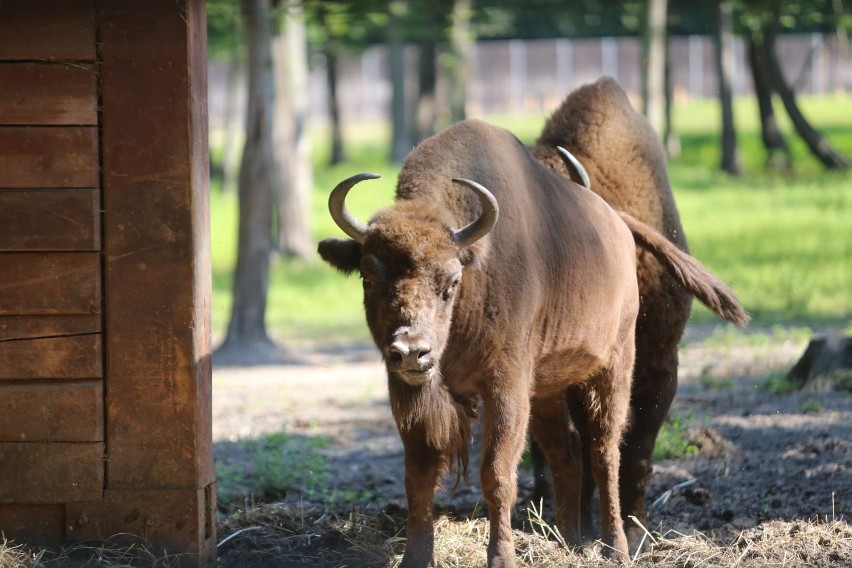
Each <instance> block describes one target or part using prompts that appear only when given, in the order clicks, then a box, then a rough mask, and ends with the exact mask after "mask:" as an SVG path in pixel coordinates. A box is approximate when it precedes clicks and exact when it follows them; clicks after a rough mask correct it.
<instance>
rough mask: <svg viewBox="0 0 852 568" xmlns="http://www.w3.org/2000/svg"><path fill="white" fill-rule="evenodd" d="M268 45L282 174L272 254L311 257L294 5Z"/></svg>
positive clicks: (304, 105)
mask: <svg viewBox="0 0 852 568" xmlns="http://www.w3.org/2000/svg"><path fill="white" fill-rule="evenodd" d="M281 13H282V15H281V16H280V17H279V18H277V20H278V23H279V29H280V33H279V34H278V35H277V36H276V37H275V39H274V40H273V48H274V53H273V59H274V61H275V78H276V82H275V84H276V96H277V104H276V105H275V123H274V128H275V148H276V152H277V153H278V155H279V157H280V159H281V161H282V163H283V164H284V166H285V167H284V173H285V175H284V176H283V177H282V180H281V184H280V185H279V186H278V188H277V189H278V192H277V197H278V200H277V206H278V207H277V212H278V223H277V229H278V239H277V245H278V250H279V252H280V253H281V254H283V255H285V256H292V257H297V258H311V257H312V256H313V254H314V243H313V239H312V238H311V227H310V218H311V189H312V186H313V170H312V166H311V142H310V138H309V137H308V55H307V53H308V51H307V40H306V37H305V20H304V15H303V13H302V8H301V5H300V4H299V3H293V4H292V5H290V6H285V7H284V9H283V10H281Z"/></svg>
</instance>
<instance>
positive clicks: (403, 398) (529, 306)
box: [319, 120, 747, 567]
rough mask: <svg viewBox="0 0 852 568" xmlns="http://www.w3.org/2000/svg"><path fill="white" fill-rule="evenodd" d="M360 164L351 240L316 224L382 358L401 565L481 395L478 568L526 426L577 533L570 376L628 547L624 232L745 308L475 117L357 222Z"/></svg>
mask: <svg viewBox="0 0 852 568" xmlns="http://www.w3.org/2000/svg"><path fill="white" fill-rule="evenodd" d="M370 177H375V176H372V175H371V174H362V175H358V176H354V177H352V178H349V179H347V180H345V181H344V182H342V183H340V184H339V185H338V186H337V187H336V188H335V189H334V190H333V191H332V194H331V197H330V198H329V208H330V211H331V214H332V217H333V218H334V219H335V221H336V222H337V224H338V225H339V226H340V228H341V229H343V231H344V232H345V233H346V234H348V235H349V236H350V237H352V239H353V240H346V239H326V240H324V241H322V242H321V243H320V245H319V252H320V255H321V256H322V258H323V259H325V260H326V261H327V262H329V263H330V264H331V265H332V266H334V267H336V268H337V269H339V270H341V271H343V272H345V273H351V272H354V271H356V270H358V271H360V273H361V276H362V279H363V284H364V307H365V312H366V316H367V323H368V326H369V328H370V331H371V333H372V336H373V339H374V341H375V343H376V345H377V347H378V348H379V350H380V352H381V353H382V356H383V358H384V361H385V365H386V368H387V371H388V388H389V395H390V402H391V409H392V412H393V415H394V418H395V421H396V424H397V428H398V430H399V433H400V436H401V438H402V442H403V446H404V449H405V484H406V493H407V498H408V540H407V545H406V549H405V554H404V556H403V561H402V566H405V567H413V566H426V565H428V564H429V563H430V562H433V560H434V558H433V555H434V533H433V519H432V499H433V494H434V490H435V487H436V485H437V483H438V480H439V477H440V476H441V475H442V474H443V473H444V472H446V471H447V470H448V469H449V468H450V467H451V466H452V465H453V463H454V462H455V463H457V464H458V465H459V468H460V470H461V471H464V469H465V466H466V464H467V459H468V453H467V452H468V442H469V440H468V439H469V432H470V420H471V416H472V415H474V414H475V409H476V407H477V404H478V401H479V400H481V401H482V407H483V409H484V414H483V418H482V444H483V450H482V464H481V470H480V472H481V483H482V491H483V495H484V497H485V501H486V504H487V505H488V509H489V515H490V525H491V532H490V541H489V545H488V564H489V566H495V567H496V566H514V565H515V555H514V544H513V539H512V532H511V519H510V515H511V508H512V506H513V505H514V503H515V499H516V493H517V482H516V475H517V471H516V470H517V464H518V461H519V460H520V457H521V453H522V452H523V449H524V445H525V439H526V434H527V427H528V425H529V427H530V430H531V432H532V435H533V437H534V438H535V440H536V441H537V442H538V443H539V445H540V446H541V447H542V449H543V451H544V453H545V455H546V456H547V458H548V462H549V465H550V468H551V471H552V472H553V479H554V493H555V497H556V503H557V507H556V512H557V526H558V527H559V529H560V531H562V533H563V535H564V536H565V538H566V540H567V541H568V542H569V543H571V544H579V543H580V534H579V515H580V509H579V507H580V494H579V491H580V476H579V469H578V467H577V465H578V464H577V463H576V460H574V459H573V452H572V447H571V440H570V439H569V436H568V429H567V422H568V419H569V417H568V410H567V405H566V398H565V390H566V388H568V387H569V386H572V385H574V386H578V387H579V392H580V396H581V397H582V398H583V402H584V404H585V407H586V409H587V424H586V427H587V428H588V429H589V431H590V433H591V435H590V444H591V452H590V454H591V467H592V474H593V476H594V478H595V481H596V483H597V485H598V487H599V488H600V495H601V509H602V512H601V525H602V532H603V540H604V542H605V543H607V544H608V545H609V546H610V547H612V548H611V550H612V551H614V554H616V555H618V556H624V555H625V554H626V551H627V540H626V537H625V534H624V529H623V527H622V523H621V514H620V508H619V498H618V467H619V442H620V438H621V432H622V429H623V427H624V424H625V421H626V419H627V414H628V405H629V398H630V382H631V375H632V370H633V358H634V332H635V326H636V317H637V314H638V311H639V292H638V285H637V273H636V270H637V266H636V253H635V246H636V244H639V245H640V246H642V247H643V248H645V249H647V250H649V251H650V252H651V254H654V255H655V256H657V257H658V258H660V259H661V260H662V261H663V263H664V265H665V268H666V269H667V270H670V271H671V272H673V273H674V274H675V276H676V277H677V278H678V279H679V280H680V282H681V284H682V285H684V286H685V287H686V288H687V289H689V290H690V291H691V292H692V293H693V294H696V295H697V296H698V297H699V299H701V300H702V301H703V302H705V303H707V304H708V305H709V306H710V307H711V308H712V309H713V310H714V311H716V312H717V313H719V314H720V315H721V316H722V317H724V318H726V319H730V320H732V321H735V322H738V323H743V322H744V321H745V320H746V319H747V314H746V313H745V312H744V311H743V310H742V308H741V307H740V305H739V304H738V302H737V301H736V298H735V297H734V296H733V294H732V293H731V292H730V291H729V290H728V289H727V288H726V287H725V286H724V284H722V283H721V282H720V281H718V280H716V279H715V278H714V277H713V276H712V275H711V274H709V273H708V272H707V271H706V270H705V269H703V267H701V265H700V264H698V262H697V261H695V260H694V259H692V258H691V257H689V256H688V255H687V254H685V253H683V252H682V251H680V250H678V249H677V248H676V247H674V246H673V245H671V244H670V243H669V242H668V241H667V240H666V239H665V238H664V237H662V236H660V235H659V234H658V233H656V232H655V231H653V229H651V228H650V227H648V226H647V225H644V224H642V223H640V222H638V221H636V220H635V219H633V218H631V217H629V216H626V215H624V214H619V213H617V212H616V211H615V210H613V209H612V208H611V207H610V206H609V205H607V203H606V202H605V201H604V200H603V199H602V198H601V197H599V196H598V195H596V194H595V193H593V192H591V191H589V190H588V189H586V188H584V187H580V186H579V185H577V184H574V183H572V182H570V181H569V180H568V179H567V178H565V177H563V176H560V175H559V174H557V173H555V172H553V171H551V170H550V169H548V168H546V167H544V166H543V165H541V164H540V163H539V162H538V161H536V159H535V157H534V156H533V155H532V153H531V152H530V151H529V150H528V149H527V148H526V147H524V145H523V144H521V142H520V141H518V139H517V138H515V137H514V136H512V135H511V134H510V133H509V132H507V131H505V130H503V129H500V128H496V127H493V126H490V125H488V124H486V123H484V122H480V121H476V120H471V121H464V122H461V123H459V124H457V125H455V126H453V127H451V128H449V129H447V130H445V131H444V132H442V133H441V134H438V135H436V136H433V137H432V138H430V139H428V140H426V141H424V142H423V143H422V144H420V145H419V146H418V147H417V148H415V149H414V150H413V151H412V152H411V154H410V155H409V156H408V158H407V159H406V160H405V163H404V165H403V168H402V171H401V172H400V175H399V179H398V182H397V189H396V201H395V203H394V205H393V206H391V207H389V208H387V209H384V210H382V211H379V212H378V213H376V214H375V216H374V217H373V218H372V220H371V221H370V222H369V223H368V224H366V225H364V224H362V223H361V222H360V221H358V220H357V219H355V218H354V217H353V216H352V215H351V214H350V213H349V212H348V211H347V210H346V208H345V206H344V200H345V197H346V194H347V192H348V191H349V190H350V189H351V188H352V186H353V185H355V184H356V183H358V182H359V181H361V180H363V179H366V178H370ZM472 180H476V181H472ZM480 184H481V185H480ZM486 188H487V189H486ZM498 204H499V205H498ZM498 211H499V213H498ZM498 216H499V218H500V220H499V221H498Z"/></svg>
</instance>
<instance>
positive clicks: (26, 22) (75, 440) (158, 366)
mask: <svg viewBox="0 0 852 568" xmlns="http://www.w3.org/2000/svg"><path fill="white" fill-rule="evenodd" d="M205 26H206V15H205V10H204V1H203V0H178V1H175V0H147V1H143V0H128V1H123V2H97V1H96V0H63V1H62V2H56V1H55V0H4V1H0V531H2V532H3V533H4V534H5V535H6V536H7V537H12V538H17V539H18V541H24V542H27V543H43V544H53V543H59V542H67V541H73V540H81V539H92V538H105V537H109V536H111V535H114V534H119V533H127V534H136V535H144V536H145V537H146V538H147V539H148V541H149V542H150V543H151V544H152V545H153V546H154V548H155V549H162V548H165V549H168V550H169V551H170V552H176V553H183V554H186V556H184V558H183V563H184V564H187V565H199V566H201V565H204V566H207V565H210V564H211V563H212V562H214V561H215V481H214V476H213V467H212V449H211V410H210V399H211V380H210V335H209V293H210V292H209V288H210V266H209V221H208V215H209V213H208V201H207V191H208V187H207V172H208V164H207V146H206V144H207V130H206V129H207V116H206V32H205ZM96 46H97V49H96ZM128 62H133V64H132V65H128ZM107 401H108V402H107Z"/></svg>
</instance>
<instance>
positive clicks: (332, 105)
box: [317, 2, 346, 165]
mask: <svg viewBox="0 0 852 568" xmlns="http://www.w3.org/2000/svg"><path fill="white" fill-rule="evenodd" d="M317 6H318V12H317V18H318V20H319V23H320V25H321V26H323V27H324V28H325V30H326V40H325V44H324V45H323V55H325V83H326V89H327V91H328V92H327V97H328V100H327V104H328V119H329V122H330V123H331V159H330V160H329V163H330V164H331V165H335V164H341V163H343V162H345V161H346V153H345V152H344V150H343V127H342V125H341V119H340V100H339V99H338V96H337V60H338V57H339V55H340V42H339V41H338V39H337V38H336V37H334V36H333V34H332V33H331V30H330V29H329V25H328V22H327V18H328V13H327V8H326V7H325V5H324V4H323V3H322V2H318V3H317Z"/></svg>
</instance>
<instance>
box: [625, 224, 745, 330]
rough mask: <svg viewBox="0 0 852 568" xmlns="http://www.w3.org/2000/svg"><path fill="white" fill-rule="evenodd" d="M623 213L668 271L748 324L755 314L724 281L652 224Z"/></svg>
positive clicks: (721, 312)
mask: <svg viewBox="0 0 852 568" xmlns="http://www.w3.org/2000/svg"><path fill="white" fill-rule="evenodd" d="M619 215H621V218H622V220H623V221H624V222H625V223H626V224H627V226H628V227H629V228H630V231H631V232H632V233H633V239H634V240H635V241H636V244H637V245H639V246H640V247H642V248H643V249H645V250H647V251H648V252H650V253H651V254H652V255H654V258H656V259H657V260H658V261H659V262H660V264H662V265H663V266H664V267H665V269H666V271H667V272H668V273H669V274H671V275H672V276H673V277H674V278H676V279H677V281H678V282H680V284H681V285H682V286H683V287H684V288H686V289H687V290H689V292H690V293H691V294H692V295H693V296H695V297H696V298H698V300H699V301H700V302H701V303H702V304H704V305H705V306H707V307H708V308H710V309H711V310H712V311H713V312H714V313H715V314H716V315H718V316H719V317H720V318H722V319H725V320H727V321H729V322H732V323H735V324H737V325H738V326H739V327H745V326H746V325H748V322H749V320H750V319H751V316H750V315H749V313H748V312H747V311H745V309H744V308H743V307H742V305H741V304H740V302H739V300H737V297H736V295H734V293H733V292H732V291H731V289H730V288H728V286H727V285H725V283H724V282H722V281H721V280H719V279H718V278H716V276H714V275H713V274H711V273H710V271H709V270H707V269H706V268H704V266H703V265H702V264H701V263H700V262H698V261H697V260H696V259H695V258H693V257H691V256H690V255H688V254H687V253H685V252H683V251H682V250H680V249H679V248H677V247H676V246H675V245H673V244H672V243H671V242H669V240H668V239H666V238H665V237H664V236H663V235H661V234H660V233H658V232H657V231H656V230H654V229H653V228H652V227H650V226H648V225H646V224H645V223H642V222H641V221H638V220H636V219H635V218H633V217H631V216H630V215H628V214H627V213H624V212H621V211H619Z"/></svg>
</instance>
